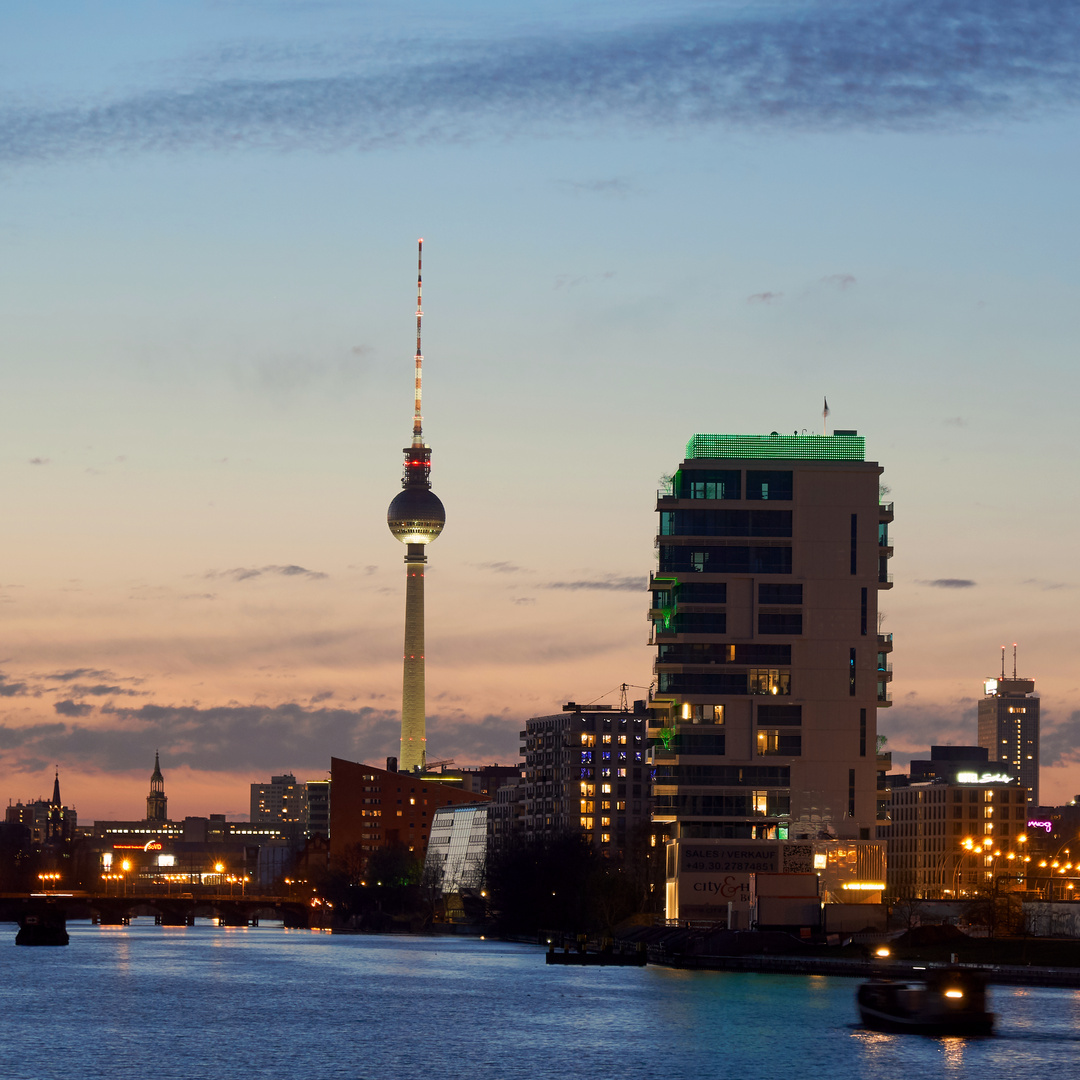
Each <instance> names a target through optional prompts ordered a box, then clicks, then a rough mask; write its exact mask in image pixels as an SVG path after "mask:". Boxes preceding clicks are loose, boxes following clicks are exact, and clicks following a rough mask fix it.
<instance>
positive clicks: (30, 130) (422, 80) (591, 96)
mask: <svg viewBox="0 0 1080 1080" xmlns="http://www.w3.org/2000/svg"><path fill="white" fill-rule="evenodd" d="M452 48H455V47H454V46H451V45H448V44H447V43H446V42H445V41H423V40H422V41H420V42H417V41H410V42H403V43H401V45H400V46H398V47H397V48H394V47H390V48H389V49H387V50H385V51H384V54H383V56H382V58H381V59H374V58H372V57H371V56H370V54H368V55H366V56H363V55H362V56H360V57H359V58H358V59H356V60H354V61H350V60H346V59H342V58H339V57H334V56H332V55H329V54H328V56H329V59H328V56H323V57H320V56H319V55H318V54H317V52H316V54H315V55H312V54H311V53H310V50H309V49H307V47H300V48H297V49H296V50H295V52H294V53H293V56H292V60H293V64H292V71H293V72H299V74H292V75H289V76H282V75H281V74H280V69H278V71H276V72H274V73H273V74H268V75H267V76H266V77H265V78H257V77H256V78H253V77H250V76H247V77H220V76H219V77H217V78H214V77H213V76H210V77H207V73H206V71H205V69H203V68H200V67H199V65H197V64H193V65H192V66H191V68H190V75H189V79H190V81H189V82H188V83H187V85H181V86H179V87H178V88H170V89H164V88H154V89H147V90H144V91H142V92H137V93H133V94H130V95H128V96H126V97H117V98H115V99H113V100H109V101H101V102H98V103H95V104H88V105H82V104H80V105H73V106H63V107H34V106H27V105H24V106H15V107H9V108H7V109H5V110H3V112H2V113H0V148H2V149H0V160H2V161H5V162H7V163H8V164H14V163H29V162H41V161H47V160H51V159H57V158H62V157H69V156H73V155H80V154H98V153H103V152H114V151H127V152H132V151H138V152H142V151H175V150H180V149H184V148H188V147H201V148H206V147H210V148H216V149H225V150H235V149H237V148H244V147H247V148H258V149H266V148H270V149H275V150H281V151H288V150H293V149H299V148H307V149H314V150H325V151H333V150H341V149H345V148H349V149H357V150H370V149H377V148H385V147H387V146H394V145H403V144H417V143H424V142H430V141H434V140H439V141H461V140H463V139H478V138H487V137H506V136H509V135H513V134H517V133H521V132H529V131H533V132H539V133H543V132H549V131H551V130H552V128H559V129H561V130H564V131H565V130H567V129H571V128H574V127H577V128H579V129H580V130H581V131H582V132H586V131H588V132H592V131H596V130H601V129H604V130H609V129H611V127H612V126H614V125H623V126H625V127H627V128H630V129H640V128H652V129H659V130H663V131H665V132H678V131H679V130H686V129H689V128H700V127H702V126H706V125H727V126H740V127H771V128H785V129H798V130H800V131H806V130H814V129H817V130H837V129H870V128H878V129H880V128H892V129H913V128H928V127H935V128H940V127H943V126H949V125H955V124H957V123H977V122H980V121H984V120H985V119H987V118H989V117H1000V116H1014V117H1023V116H1027V115H1031V114H1034V113H1036V112H1039V111H1045V110H1046V109H1047V108H1053V107H1060V106H1061V105H1062V104H1068V105H1072V104H1075V103H1076V101H1077V99H1078V98H1080V6H1078V5H1076V4H1075V3H1068V2H1062V0H937V2H934V3H929V2H926V0H921V2H920V0H867V2H865V3H831V2H825V0H818V2H817V3H809V4H799V5H770V6H768V7H766V8H765V9H763V10H755V9H754V8H752V7H739V8H736V9H735V10H734V11H733V12H732V11H731V9H728V11H727V12H725V11H723V10H721V11H720V12H712V11H710V12H707V13H705V14H702V15H699V16H689V17H688V16H683V15H674V16H669V17H668V18H667V19H655V20H652V21H649V22H644V23H641V24H638V25H636V26H632V27H629V28H621V29H616V30H608V31H581V32H578V33H576V34H574V33H572V32H565V31H564V32H562V33H560V34H557V35H556V34H553V35H551V36H549V37H546V38H542V39H539V40H537V39H536V38H535V37H533V38H529V39H527V40H526V39H521V40H517V41H510V42H507V41H505V40H499V41H495V40H492V41H489V42H487V43H480V44H478V45H476V46H471V47H468V48H464V47H456V48H457V51H456V52H452V51H451V49H452ZM415 57H419V59H415ZM173 70H175V66H174V67H173ZM218 70H220V69H218ZM328 70H329V73H327V72H328Z"/></svg>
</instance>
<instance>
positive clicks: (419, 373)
mask: <svg viewBox="0 0 1080 1080" xmlns="http://www.w3.org/2000/svg"><path fill="white" fill-rule="evenodd" d="M423 268H424V238H423V237H422V236H421V237H420V239H419V240H417V242H416V399H415V408H414V409H413V422H412V444H413V446H423V445H424V418H423V417H422V416H421V415H420V396H421V389H422V385H423V378H424V370H423V369H424V354H423V351H422V350H421V348H420V324H421V320H422V319H423V317H424V312H423V309H422V307H421V303H420V297H421V294H422V292H423V289H422V285H421V283H422V281H423V273H422V271H423Z"/></svg>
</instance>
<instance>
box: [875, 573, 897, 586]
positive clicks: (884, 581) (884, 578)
mask: <svg viewBox="0 0 1080 1080" xmlns="http://www.w3.org/2000/svg"><path fill="white" fill-rule="evenodd" d="M877 587H878V588H879V589H891V588H892V587H893V576H892V574H878V579H877Z"/></svg>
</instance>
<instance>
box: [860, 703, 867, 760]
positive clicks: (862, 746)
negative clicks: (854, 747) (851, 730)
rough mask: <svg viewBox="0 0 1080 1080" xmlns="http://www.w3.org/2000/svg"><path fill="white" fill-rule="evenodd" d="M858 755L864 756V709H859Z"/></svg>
mask: <svg viewBox="0 0 1080 1080" xmlns="http://www.w3.org/2000/svg"><path fill="white" fill-rule="evenodd" d="M859 757H866V710H865V709H860V710H859Z"/></svg>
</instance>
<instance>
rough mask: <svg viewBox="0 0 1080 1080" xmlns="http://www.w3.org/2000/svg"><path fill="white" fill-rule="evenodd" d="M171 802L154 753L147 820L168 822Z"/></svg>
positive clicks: (156, 755) (147, 804) (147, 799)
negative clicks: (166, 794)
mask: <svg viewBox="0 0 1080 1080" xmlns="http://www.w3.org/2000/svg"><path fill="white" fill-rule="evenodd" d="M168 804H169V800H168V799H167V798H166V796H165V777H164V776H162V775H161V763H160V762H159V760H158V753H157V751H156V750H155V751H154V771H153V773H152V774H151V776H150V794H149V795H147V796H146V820H147V821H168V820H169V815H168V813H167V810H168Z"/></svg>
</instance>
